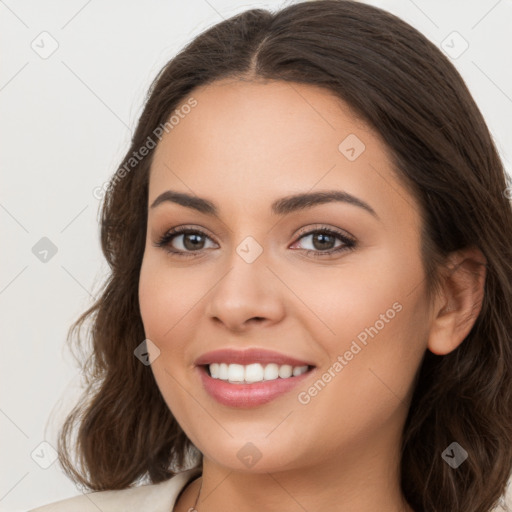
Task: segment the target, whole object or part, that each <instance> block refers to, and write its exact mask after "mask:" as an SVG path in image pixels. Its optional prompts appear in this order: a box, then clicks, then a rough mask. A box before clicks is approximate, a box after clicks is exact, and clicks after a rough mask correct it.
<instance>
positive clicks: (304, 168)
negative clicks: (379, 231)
mask: <svg viewBox="0 0 512 512" xmlns="http://www.w3.org/2000/svg"><path fill="white" fill-rule="evenodd" d="M190 96H191V97H193V98H194V99H195V101H196V102H197V104H196V106H194V107H193V108H191V109H186V112H187V113H186V114H183V113H182V114H181V115H180V116H179V117H176V118H175V119H179V122H177V123H176V124H174V125H173V127H172V128H171V129H170V130H169V132H168V133H165V134H164V136H163V137H162V140H161V141H160V142H159V144H158V146H157V148H156V150H155V154H154V158H153V163H152V167H151V176H150V190H149V200H150V203H151V202H152V200H154V199H155V197H156V196H157V195H158V194H160V193H161V192H163V191H164V190H167V189H173V190H178V191H182V192H188V193H192V194H196V195H199V196H201V197H208V198H210V199H212V200H213V201H214V202H215V203H218V204H219V205H220V207H221V209H222V206H223V205H224V204H229V205H230V206H231V207H234V206H235V205H238V206H239V207H241V208H248V207H249V206H250V205H251V204H252V205H253V206H254V208H256V209H258V208H268V204H270V203H271V202H272V201H273V200H274V199H276V198H278V197H282V196H284V195H288V194H293V193H297V192H306V191H314V190H316V189H338V190H344V191H347V192H349V193H350V194H353V195H355V196H358V197H361V198H363V199H364V200H365V201H366V202H368V203H370V204H372V206H373V207H374V209H375V210H376V211H377V212H378V213H379V212H380V213H379V215H381V214H382V216H384V217H385V216H388V221H392V219H393V217H396V216H403V215H406V214H409V217H410V213H411V212H410V210H411V209H415V204H414V203H415V201H414V198H411V197H410V196H409V195H408V193H407V192H406V190H405V189H403V188H402V187H401V185H400V183H398V181H397V179H396V176H395V174H394V172H393V170H392V164H391V158H390V153H389V150H388V148H387V147H386V145H385V144H384V142H383V141H382V139H381V138H380V137H379V135H378V134H377V133H375V132H374V131H373V130H372V129H370V128H369V127H368V126H367V125H365V123H363V122H362V121H361V120H360V119H358V118H357V117H356V115H354V113H353V112H352V111H351V109H350V108H349V107H348V105H346V104H345V103H344V102H343V101H341V100H340V99H339V98H337V97H336V96H335V95H334V94H333V93H331V92H330V91H327V90H326V89H323V88H320V87H315V86H311V85H305V84H297V83H289V82H283V81H256V82H253V81H243V80H238V79H229V80H222V81H218V82H214V83H213V84H210V85H208V86H205V87H200V88H197V89H195V90H194V91H192V93H191V95H190ZM188 99H189V97H187V98H185V99H184V100H183V102H182V104H181V105H184V104H185V103H186V102H187V100H188ZM177 110H178V111H179V110H180V106H178V108H177ZM183 111H184V112H185V110H183ZM408 210H409V211H408Z"/></svg>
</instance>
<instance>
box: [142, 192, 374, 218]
mask: <svg viewBox="0 0 512 512" xmlns="http://www.w3.org/2000/svg"><path fill="white" fill-rule="evenodd" d="M165 202H171V203H176V204H179V205H181V206H184V207H186V208H191V209H193V210H196V211H198V212H200V213H204V214H205V215H211V216H213V217H217V218H218V217H219V210H218V208H217V207H216V206H215V204H214V203H212V202H211V201H209V200H207V199H203V198H201V197H198V196H193V195H190V194H186V193H184V192H176V191H174V190H166V191H165V192H163V193H162V194H160V195H159V196H158V197H157V198H156V199H155V200H154V201H153V203H152V204H151V208H156V207H157V206H158V205H160V204H162V203H165ZM332 202H342V203H347V204H350V205H353V206H357V207H359V208H362V209H364V210H366V211H367V212H369V213H370V214H371V215H373V216H374V217H375V218H376V219H379V216H378V215H377V213H376V212H375V210H374V209H373V208H372V207H371V206H370V205H369V204H368V203H366V202H365V201H363V200H362V199H359V198H358V197H355V196H353V195H351V194H349V193H348V192H344V191H342V190H326V191H319V192H307V193H302V194H294V195H290V196H286V197H282V198H280V199H277V200H276V201H274V202H273V203H272V204H271V211H272V213H273V214H274V215H281V216H283V215H288V214H290V213H293V212H296V211H300V210H305V209H308V208H313V207H314V206H317V205H320V204H325V203H332ZM379 220H380V219H379Z"/></svg>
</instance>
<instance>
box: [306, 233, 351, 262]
mask: <svg viewBox="0 0 512 512" xmlns="http://www.w3.org/2000/svg"><path fill="white" fill-rule="evenodd" d="M308 238H309V241H310V242H311V245H312V246H313V249H306V254H307V255H312V256H315V257H318V256H325V255H332V254H335V253H340V252H343V251H348V250H353V249H354V248H355V247H356V241H355V240H354V239H353V238H351V237H349V236H347V235H345V234H344V233H341V232H339V231H337V230H334V229H332V228H327V227H324V226H322V227H320V228H318V229H314V230H312V231H308V232H307V233H305V234H303V235H302V236H301V237H300V238H299V240H304V239H308ZM336 240H339V241H340V242H341V243H340V244H338V245H337V246H336V245H335V244H336ZM333 244H334V245H333Z"/></svg>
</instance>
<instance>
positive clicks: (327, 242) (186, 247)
mask: <svg viewBox="0 0 512 512" xmlns="http://www.w3.org/2000/svg"><path fill="white" fill-rule="evenodd" d="M307 238H309V239H310V242H311V244H312V246H313V249H303V250H305V252H306V254H307V255H312V256H315V257H317V256H328V255H332V254H335V253H341V252H343V251H348V250H352V249H354V248H355V247H356V241H355V240H354V239H353V238H351V237H349V236H347V235H346V234H344V233H341V232H339V231H337V230H334V229H333V228H327V227H325V226H321V227H319V228H318V229H314V230H311V231H308V232H306V233H304V234H302V235H301V236H300V238H299V241H300V240H303V239H307ZM207 240H211V238H210V237H209V236H208V235H207V234H206V233H205V232H204V231H201V230H199V229H192V228H190V227H187V226H179V227H177V228H173V229H171V230H169V231H167V232H166V233H165V234H164V235H163V236H162V237H161V238H160V239H159V240H158V241H157V242H156V243H154V245H155V247H161V248H163V249H164V250H165V251H167V252H169V253H171V254H175V255H176V256H180V257H181V256H184V257H187V256H196V255H197V254H194V253H200V252H201V251H202V250H203V249H205V248H206V247H205V242H206V241H207ZM336 240H338V241H339V242H341V243H339V244H338V245H336ZM178 241H179V242H178ZM296 244H297V242H295V244H294V245H296ZM333 244H334V245H333ZM176 245H177V246H178V247H176ZM214 245H215V244H214ZM210 247H211V246H210ZM291 248H293V249H295V248H294V247H293V246H291Z"/></svg>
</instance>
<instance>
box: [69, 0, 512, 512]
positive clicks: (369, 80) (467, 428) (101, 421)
mask: <svg viewBox="0 0 512 512" xmlns="http://www.w3.org/2000/svg"><path fill="white" fill-rule="evenodd" d="M227 77H238V78H240V79H249V80H250V79H254V78H263V79H271V80H286V81H288V82H298V83H305V84H313V85H316V86H320V87H323V88H325V89H326V90H327V91H330V92H333V93H335V94H336V95H337V96H338V97H339V98H340V99H342V100H344V101H345V102H346V103H347V104H348V105H349V106H351V107H352V109H353V111H354V112H355V113H356V115H358V116H360V118H361V119H362V120H364V121H365V122H366V123H368V125H369V126H371V127H372V128H373V129H375V130H376V132H377V133H378V134H380V136H381V137H382V138H383V140H384V141H385V143H386V144H387V146H388V147H389V150H390V153H391V155H392V159H393V164H394V167H395V169H396V172H397V174H398V176H400V179H401V180H403V183H404V184H405V185H406V186H407V187H408V189H409V190H410V191H411V192H412V193H413V194H414V197H415V198H416V199H417V201H418V203H419V205H420V206H421V209H422V220H423V228H422V230H423V231H422V241H423V246H422V254H421V255H422V260H423V263H424V266H425V270H426V275H427V281H428V282H427V286H428V293H429V296H432V295H431V293H433V292H434V291H435V289H436V287H437V286H438V285H439V274H438V264H439V263H440V262H442V261H443V258H444V257H445V256H447V255H448V254H449V253H450V252H452V251H456V250H458V249H461V248H464V247H468V246H477V247H478V248H479V249H480V250H481V251H482V253H483V254H484V255H485V257H486V259H487V277H486V282H485V297H484V301H483V305H482V309H481V311H480V314H479V316H478V318H477V319H476V322H475V324H474V326H473V328H472V330H471V332H470V333H469V335H468V336H467V337H466V339H465V340H464V342H463V343H461V344H460V345H459V347H458V348H457V349H456V350H454V351H452V352H450V353H449V354H447V355H444V356H438V355H434V354H433V353H432V352H430V351H427V352H426V354H425V356H424V359H423V361H422V365H421V368H420V369H419V374H418V380H417V384H416V387H415V390H414V396H413V399H412V404H411V407H410V410H409V414H408V417H407V420H406V423H405V426H404V432H403V442H402V451H401V485H402V490H403V493H404V496H405V498H406V499H407V501H408V502H409V503H410V505H411V506H412V507H413V508H414V509H415V510H416V511H425V512H427V511H428V512H430V511H432V512H433V511H437V512H439V511H450V512H486V511H488V510H490V509H491V508H492V507H493V506H496V504H497V503H498V499H499V497H500V496H501V495H502V494H503V493H504V491H505V486H506V483H507V480H508V478H509V476H510V472H511V468H512V373H511V372H512V345H511V341H512V340H511V337H512V334H511V333H512V306H511V305H512V286H511V285H512V268H511V262H512V209H511V205H510V202H509V200H508V197H507V193H506V189H507V185H510V184H509V182H508V177H507V175H506V173H505V172H504V168H503V165H502V162H501V161H500V158H499V155H498V153H497V150H496V147H495V145H494V143H493V139H492V137H491V135H490V133H489V130H488V128H487V126H486V123H485V121H484V119H483V117H482V115H481V113H480V111H479V109H478V107H477V105H476V104H475V102H474V100H473V98H472V97H471V94H470V93H469V91H468V89H467V87H466V85H465V83H464V81H463V79H462V78H461V76H460V75H459V74H458V72H457V71H456V69H455V68H454V66H453V65H452V63H451V62H450V61H449V60H448V58H447V57H445V56H444V54H443V53H442V52H441V51H440V50H439V49H438V48H437V47H436V46H435V45H434V44H433V43H431V42H430V41H429V40H428V39H427V38H426V37H425V36H423V35H422V34H421V33H420V32H418V31H417V30H415V29H414V28H412V27H411V26H410V25H408V24H407V23H405V22H404V21H402V20H400V19H399V18H398V17H396V16H394V15H392V14H390V13H388V12H386V11H384V10H381V9H379V8H376V7H372V6H370V5H367V4H364V3H359V2H354V1H343V0H318V1H315V2H306V3H298V4H295V5H290V6H288V7H286V8H284V9H282V10H280V11H278V12H275V13H271V12H269V11H266V10H262V9H252V10H248V11H246V12H243V13H241V14H239V15H236V16H233V17H231V18H230V19H227V20H225V21H223V22H221V23H219V24H217V25H215V26H213V27H212V28H210V29H208V30H206V31H205V32H203V33H202V34H200V35H199V36H198V37H197V38H195V39H194V40H193V41H192V42H191V43H190V44H188V45H187V46H186V47H185V48H184V49H182V50H181V51H180V52H179V53H178V55H176V56H175V57H174V58H173V59H172V60H170V61H169V62H168V63H167V64H166V65H165V66H164V67H163V69H162V70H161V71H160V73H159V74H158V76H157V77H156V78H155V80H154V81H153V83H152V85H151V87H150V90H149V92H148V95H147V99H146V103H145V107H144V110H143V112H142V115H141V117H140V119H139V122H138V125H137V127H136V130H135V133H134V135H133V138H132V142H131V147H130V149H129V150H128V152H127V153H126V156H125V157H124V159H123V161H122V163H121V166H120V168H119V170H118V171H117V172H116V173H115V174H114V175H113V176H112V179H111V181H110V186H109V188H108V189H107V190H106V194H105V198H104V203H103V205H102V212H101V244H102V250H103V253H104V255H105V258H106V259H107V262H108V264H109V266H110V273H109V276H108V278H107V280H106V282H105V283H104V285H103V287H102V290H101V296H100V297H99V299H98V300H97V301H96V302H95V303H94V304H93V305H92V307H90V308H89V309H88V310H87V311H86V312H85V313H83V314H82V315H81V316H80V317H79V318H78V320H77V321H76V322H75V323H74V324H73V325H72V326H71V328H70V331H69V333H68V338H69V339H70V338H71V337H72V334H73V333H74V332H75V330H76V331H77V333H78V334H80V332H81V329H82V327H83V323H84V321H85V320H90V322H91V325H90V331H89V333H90V341H91V345H92V346H91V347H89V349H88V350H90V355H89V357H88V359H87V360H86V361H85V362H84V363H83V372H84V377H85V383H86V389H85V392H84V395H83V397H82V398H81V400H80V402H79V403H78V404H77V405H76V407H75V408H74V409H73V411H72V412H71V413H70V415H69V416H68V418H67V419H66V421H65V423H64V425H63V427H62V430H61V432H60V438H59V457H60V462H61V464H62V466H63V468H64V470H65V471H66V473H67V474H68V475H69V476H70V477H71V478H72V479H73V480H74V481H75V482H79V483H80V484H82V485H84V486H85V487H87V488H90V489H92V490H105V489H122V488H126V487H128V486H130V485H132V484H135V483H138V482H141V481H142V480H147V481H149V482H152V483H156V482H160V481H163V480H165V479H168V478H169V477H171V476H172V475H174V474H175V473H176V472H178V471H180V470H182V469H185V468H187V461H188V460H189V459H188V455H190V456H192V457H194V456H195V457H196V460H195V462H196V466H200V464H201V462H202V456H201V454H200V453H198V450H197V449H196V448H195V447H194V446H193V444H192V443H191V441H190V440H189V439H188V438H187V436H186V435H185V433H184V432H183V431H182V429H181V428H180V426H179V424H178V423H177V421H176V420H175V418H174V417H173V415H172V413H171V411H170V410H169V408H168V407H167V405H166V403H165V402H164V400H163V398H162V396H161V394H160V391H159V389H158V387H157V385H156V382H155V379H154V377H153V374H152V371H151V368H150V367H149V366H146V365H143V364H141V363H140V361H139V360H138V359H137V358H136V357H134V350H135V349H136V347H137V346H138V345H139V344H140V343H141V342H142V341H143V340H144V338H145V335H144V329H143V324H142V320H141V316H140V310H139V303H138V281H139V272H140V267H141V262H142V257H143V253H144V247H145V237H146V222H147V206H148V205H147V201H148V175H149V169H150V166H151V161H152V156H153V151H154V149H150V150H149V153H148V154H147V156H145V157H144V158H141V159H140V160H139V159H138V158H137V159H136V158H135V157H134V155H135V153H138V151H139V150H140V148H141V147H143V146H147V147H149V144H148V141H149V139H153V140H154V139H155V134H157V133H159V132H158V130H160V132H161V128H159V127H162V126H165V125H166V122H168V120H169V118H170V116H171V114H172V113H173V112H174V111H175V109H176V108H177V107H178V105H180V104H183V103H184V102H186V101H187V100H188V99H190V97H191V96H192V95H193V90H194V88H195V87H198V86H201V85H205V84H209V83H211V82H213V81H215V80H218V79H221V78H227ZM167 126H169V125H167ZM153 146H154V144H153ZM509 190H512V189H510V188H509ZM85 342H86V340H85V339H84V338H83V337H80V336H78V337H77V345H76V346H77V347H81V348H82V349H83V350H84V351H86V350H87V349H86V344H85ZM75 430H76V439H75V438H73V433H74V432H75ZM453 441H456V442H457V443H459V444H460V445H461V446H462V447H463V448H464V449H465V450H466V451H467V452H468V455H469V456H468V458H467V460H466V461H465V462H464V463H463V464H462V465H460V466H459V467H458V468H457V470H453V469H452V468H451V467H450V466H449V465H448V464H446V463H445V461H444V460H443V458H442V457H441V454H442V452H443V451H444V450H445V449H446V448H447V447H448V446H449V445H450V444H451V443H452V442H453ZM73 459H76V460H73Z"/></svg>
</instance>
